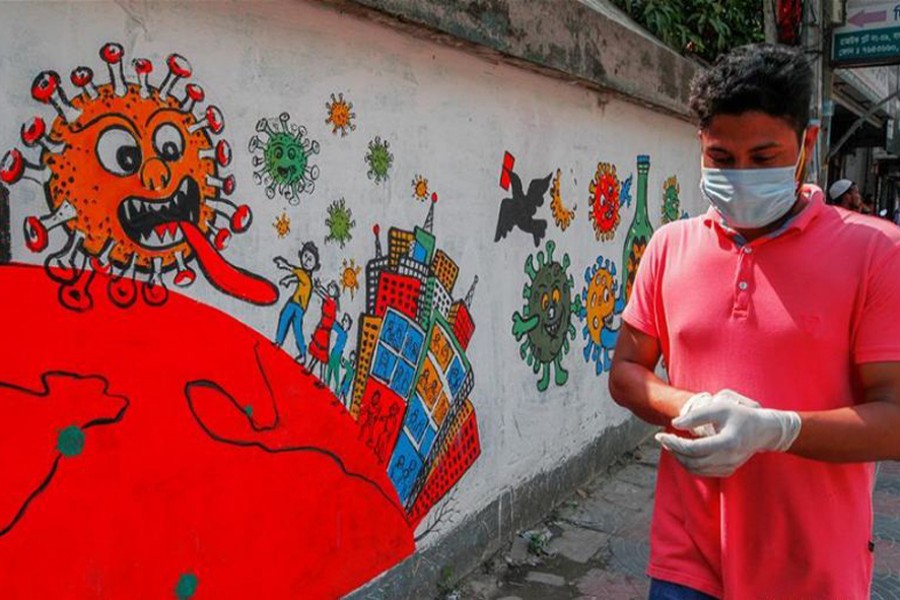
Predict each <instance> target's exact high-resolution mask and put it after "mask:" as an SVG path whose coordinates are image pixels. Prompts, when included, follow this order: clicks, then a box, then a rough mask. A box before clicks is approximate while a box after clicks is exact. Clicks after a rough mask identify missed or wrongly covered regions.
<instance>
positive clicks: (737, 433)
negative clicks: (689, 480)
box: [656, 390, 801, 477]
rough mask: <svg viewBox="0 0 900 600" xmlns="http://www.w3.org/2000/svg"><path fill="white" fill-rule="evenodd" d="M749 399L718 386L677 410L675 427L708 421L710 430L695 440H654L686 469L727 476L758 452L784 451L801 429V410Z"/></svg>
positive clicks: (662, 435)
mask: <svg viewBox="0 0 900 600" xmlns="http://www.w3.org/2000/svg"><path fill="white" fill-rule="evenodd" d="M754 404H756V403H755V402H753V401H752V400H750V399H749V398H746V397H745V396H742V395H741V394H738V393H737V392H733V391H731V390H722V391H721V392H718V393H717V394H715V396H713V399H712V401H709V402H708V403H705V404H704V405H703V406H700V407H697V408H693V409H691V410H690V411H689V412H687V413H684V414H681V415H679V416H678V417H677V418H676V419H674V420H673V421H672V426H673V427H675V428H676V429H681V430H685V431H690V430H692V429H695V428H700V427H701V426H703V425H711V426H712V428H713V429H714V430H715V433H713V434H712V435H708V436H705V437H700V438H697V439H688V438H683V437H679V436H676V435H673V434H670V433H658V434H656V440H657V441H658V442H659V443H660V444H662V446H663V447H664V448H666V449H667V450H669V451H670V452H672V453H673V455H674V456H675V458H676V459H677V460H678V462H680V463H681V464H682V465H683V466H684V467H685V468H686V469H687V470H688V471H690V472H691V473H693V474H695V475H701V476H704V477H728V476H730V475H731V474H732V473H734V472H735V471H736V470H737V468H738V467H740V466H741V465H743V464H744V463H745V462H747V461H748V460H750V457H752V456H753V455H754V454H756V453H757V452H765V451H773V452H784V451H786V450H787V449H788V448H790V447H791V445H792V444H793V443H794V440H796V439H797V435H799V433H800V425H801V422H800V415H798V414H797V413H796V412H793V411H784V410H772V409H767V408H760V407H759V405H758V404H756V406H754Z"/></svg>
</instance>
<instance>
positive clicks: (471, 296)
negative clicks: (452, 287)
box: [466, 275, 478, 309]
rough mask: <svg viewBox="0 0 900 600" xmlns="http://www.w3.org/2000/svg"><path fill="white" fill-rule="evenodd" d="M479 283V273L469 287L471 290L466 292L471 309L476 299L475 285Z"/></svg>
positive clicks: (467, 304)
mask: <svg viewBox="0 0 900 600" xmlns="http://www.w3.org/2000/svg"><path fill="white" fill-rule="evenodd" d="M476 285H478V275H476V276H475V279H473V280H472V287H470V288H469V292H468V293H467V294H466V306H467V307H468V308H469V309H471V308H472V301H473V300H474V299H475V286H476Z"/></svg>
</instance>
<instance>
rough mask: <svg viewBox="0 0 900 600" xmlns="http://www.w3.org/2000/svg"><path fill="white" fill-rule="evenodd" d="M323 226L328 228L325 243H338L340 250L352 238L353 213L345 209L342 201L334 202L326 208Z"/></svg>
mask: <svg viewBox="0 0 900 600" xmlns="http://www.w3.org/2000/svg"><path fill="white" fill-rule="evenodd" d="M325 225H327V226H328V236H327V237H326V238H325V242H326V243H327V242H338V243H339V244H340V245H341V248H343V247H344V244H346V243H347V242H349V241H350V239H351V238H352V237H353V233H352V231H353V227H354V226H355V225H356V221H354V220H353V212H352V211H351V210H350V209H349V208H347V205H346V203H345V202H344V199H343V198H341V199H340V200H335V201H334V202H332V203H331V206H329V207H328V218H327V219H325Z"/></svg>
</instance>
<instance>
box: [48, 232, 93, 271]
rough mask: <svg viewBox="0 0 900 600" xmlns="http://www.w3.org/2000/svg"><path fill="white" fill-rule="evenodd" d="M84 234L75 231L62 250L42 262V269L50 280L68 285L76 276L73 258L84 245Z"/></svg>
mask: <svg viewBox="0 0 900 600" xmlns="http://www.w3.org/2000/svg"><path fill="white" fill-rule="evenodd" d="M84 237H85V236H84V234H83V233H82V232H80V231H76V232H75V234H74V235H73V236H72V237H71V238H69V241H68V242H66V245H65V246H63V248H62V249H61V250H60V251H58V252H55V253H54V254H51V255H50V256H48V257H47V259H46V260H45V261H44V267H45V268H46V270H47V274H48V275H49V276H50V278H51V279H53V280H54V281H56V282H58V283H70V282H72V281H74V280H75V278H76V277H77V276H78V272H77V269H76V267H75V257H76V256H77V255H78V252H79V251H80V250H81V247H82V244H83V243H84Z"/></svg>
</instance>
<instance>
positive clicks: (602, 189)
mask: <svg viewBox="0 0 900 600" xmlns="http://www.w3.org/2000/svg"><path fill="white" fill-rule="evenodd" d="M588 192H589V193H590V198H589V200H588V201H589V206H590V211H589V212H588V217H589V218H590V219H591V225H592V226H593V228H594V235H595V237H596V238H597V240H602V241H604V242H606V241H609V240H611V239H613V237H615V235H616V229H618V227H619V221H620V218H621V217H620V214H619V213H620V212H621V209H622V207H623V206H627V205H628V204H629V203H630V201H631V177H629V178H628V179H626V180H625V181H624V182H620V181H619V176H618V174H617V173H616V166H615V165H613V164H611V163H603V162H601V163H597V171H596V172H595V173H594V178H593V180H591V183H590V185H589V186H588Z"/></svg>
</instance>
